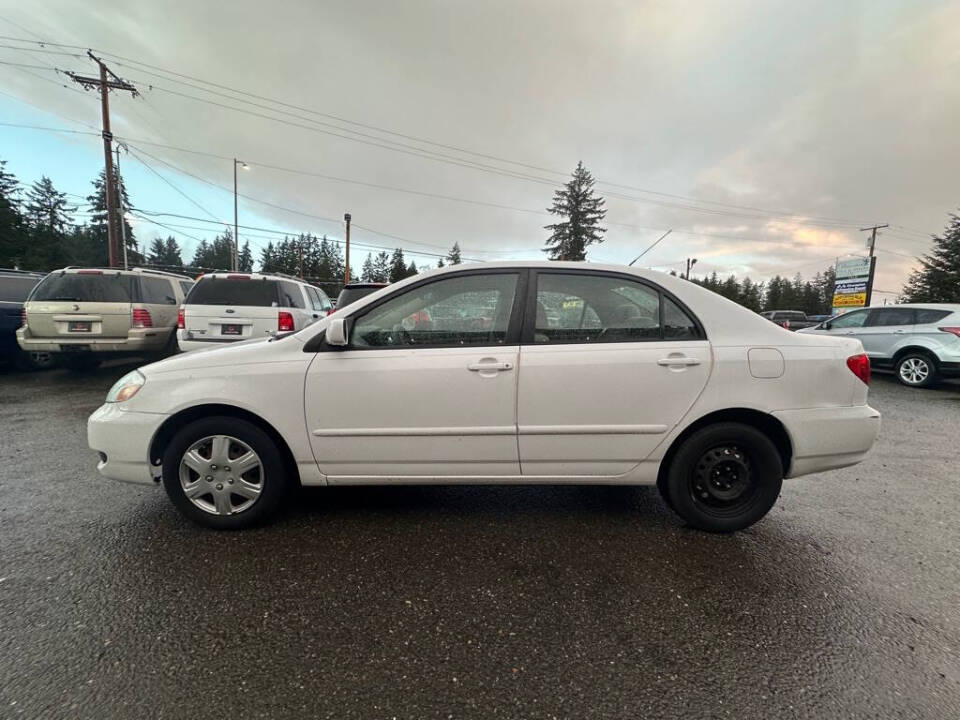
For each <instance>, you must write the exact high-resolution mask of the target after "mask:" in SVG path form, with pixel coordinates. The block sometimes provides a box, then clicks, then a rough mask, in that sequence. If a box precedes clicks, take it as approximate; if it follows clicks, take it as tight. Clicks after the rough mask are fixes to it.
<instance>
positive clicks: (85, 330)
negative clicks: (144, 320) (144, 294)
mask: <svg viewBox="0 0 960 720" xmlns="http://www.w3.org/2000/svg"><path fill="white" fill-rule="evenodd" d="M137 291H138V287H137V284H136V278H135V277H133V276H132V275H122V274H120V273H111V272H109V271H106V272H99V271H98V272H97V273H53V274H51V275H48V276H47V277H46V278H45V279H44V280H43V281H42V282H41V283H40V284H39V285H38V286H37V287H36V289H35V290H34V292H33V294H32V295H31V296H30V299H29V300H28V302H27V303H26V305H25V309H26V311H27V325H28V326H29V328H30V335H31V336H33V337H41V338H72V339H82V338H125V337H127V335H128V333H129V332H130V325H131V322H132V320H131V315H132V307H133V303H134V301H135V300H136V298H137Z"/></svg>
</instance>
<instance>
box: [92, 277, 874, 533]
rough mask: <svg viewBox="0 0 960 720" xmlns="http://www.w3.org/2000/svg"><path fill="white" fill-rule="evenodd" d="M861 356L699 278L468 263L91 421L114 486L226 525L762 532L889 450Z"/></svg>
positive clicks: (158, 370)
mask: <svg viewBox="0 0 960 720" xmlns="http://www.w3.org/2000/svg"><path fill="white" fill-rule="evenodd" d="M869 379H870V363H869V360H868V359H867V357H866V355H864V354H863V348H862V347H861V345H860V342H859V341H857V340H850V339H844V338H833V337H824V336H820V335H800V334H797V333H792V332H789V331H787V330H784V329H782V328H780V327H778V326H777V325H775V324H773V323H771V322H769V321H767V320H765V319H764V318H762V317H760V316H759V315H756V314H754V313H753V312H751V311H749V310H747V309H745V308H743V307H740V306H739V305H736V304H735V303H733V302H730V301H728V300H725V299H724V298H722V297H720V296H719V295H716V294H714V293H712V292H709V291H707V290H704V289H703V288H701V287H699V286H697V285H695V284H693V283H689V282H686V281H684V280H682V279H679V278H676V277H671V276H669V275H663V274H660V273H655V272H650V271H643V270H637V269H633V268H627V267H615V266H603V265H593V264H589V265H588V264H584V263H546V262H526V263H491V264H484V265H474V266H464V265H456V266H452V267H448V268H444V269H442V270H435V271H431V272H426V273H423V274H420V275H417V276H415V277H412V278H409V279H407V280H405V281H403V282H399V283H396V284H394V285H391V286H389V287H386V288H384V289H382V290H380V291H378V292H376V293H374V294H372V295H369V296H367V297H365V298H363V299H362V300H360V301H358V302H356V303H354V304H352V305H350V306H349V307H346V308H344V309H343V310H340V311H338V312H336V313H335V314H333V315H331V316H329V317H327V318H325V319H323V320H321V321H320V322H318V323H316V324H314V325H311V326H309V327H307V328H305V329H303V330H301V331H299V332H296V333H290V334H287V335H278V336H276V337H274V338H271V339H269V340H253V341H249V342H243V343H239V344H234V345H230V346H228V347H223V348H218V349H214V350H209V351H201V352H196V353H190V354H187V355H181V356H177V357H173V358H169V359H167V360H163V361H161V362H158V363H153V364H151V365H146V366H145V367H142V368H140V369H139V370H135V371H133V372H131V373H129V374H128V375H126V376H124V377H123V378H121V379H120V380H119V381H117V383H116V384H115V385H114V386H113V388H112V389H111V390H110V393H109V394H108V396H107V401H106V403H105V404H104V405H103V406H102V407H100V408H99V409H98V410H97V411H96V412H94V413H93V415H91V416H90V420H89V424H88V436H89V443H90V447H91V448H93V449H94V450H96V451H98V452H99V454H100V463H99V465H98V466H97V467H98V469H99V470H100V472H101V473H102V474H103V475H105V476H106V477H109V478H115V479H117V480H127V481H133V482H142V483H147V484H154V483H156V482H161V481H162V483H163V486H164V488H165V489H166V491H167V493H168V495H169V496H170V499H171V500H172V501H173V502H174V504H175V505H176V506H177V507H178V508H180V510H182V511H183V512H184V513H185V514H186V515H187V516H188V517H190V518H191V519H193V520H195V521H196V522H198V523H200V524H202V525H206V526H208V527H212V528H223V529H226V528H240V527H246V526H249V525H251V524H253V523H256V522H258V521H262V520H263V519H264V518H266V517H267V516H268V515H270V514H271V513H272V512H273V511H275V510H276V509H277V507H278V506H279V505H280V503H281V501H282V500H283V497H284V495H285V494H286V492H287V491H288V490H289V489H290V488H291V487H292V486H295V485H296V484H298V483H299V484H301V485H305V486H307V485H357V484H388V483H409V484H419V483H610V484H638V485H642V484H650V485H653V484H655V485H657V487H658V488H659V489H660V492H661V493H662V495H663V498H664V500H665V501H666V502H667V503H668V504H669V505H670V507H672V508H673V509H674V510H675V511H676V512H677V513H678V514H679V515H680V516H681V517H682V518H683V519H684V520H686V521H687V522H688V523H689V524H690V525H692V526H694V527H697V528H701V529H704V530H711V531H731V530H737V529H740V528H744V527H747V526H749V525H751V524H752V523H754V522H756V521H757V520H759V519H760V518H762V517H763V516H764V515H765V514H766V513H767V512H768V511H769V510H770V508H771V507H772V506H773V504H774V502H775V501H776V499H777V496H778V495H779V492H780V487H781V483H782V480H783V478H785V477H788V478H789V477H796V476H799V475H806V474H808V473H815V472H820V471H823V470H829V469H831V468H839V467H844V466H846V465H852V464H853V463H856V462H859V461H860V460H861V459H863V457H864V455H865V454H866V453H867V451H868V450H869V449H870V447H871V446H872V445H873V443H874V441H875V440H876V437H877V433H878V432H879V429H880V414H879V413H878V412H877V411H876V410H874V409H873V408H871V407H870V406H869V405H867V384H868V382H869Z"/></svg>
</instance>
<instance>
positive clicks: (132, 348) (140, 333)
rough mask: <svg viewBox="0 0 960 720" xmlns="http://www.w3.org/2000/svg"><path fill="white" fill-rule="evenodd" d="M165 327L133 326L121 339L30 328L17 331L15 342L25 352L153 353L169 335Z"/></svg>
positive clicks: (165, 342) (160, 347)
mask: <svg viewBox="0 0 960 720" xmlns="http://www.w3.org/2000/svg"><path fill="white" fill-rule="evenodd" d="M170 332H171V331H170V330H169V329H167V328H162V327H161V328H144V329H142V330H141V329H134V330H131V331H130V334H129V335H127V337H124V338H98V337H88V338H87V337H65V338H59V337H33V336H32V335H31V334H30V329H29V328H20V329H19V330H17V344H19V345H20V347H21V348H22V349H23V350H26V351H28V352H49V353H60V352H64V353H69V352H94V353H108V352H125V353H135V352H154V351H159V350H162V349H163V348H164V346H165V345H166V344H167V339H168V338H169V337H170Z"/></svg>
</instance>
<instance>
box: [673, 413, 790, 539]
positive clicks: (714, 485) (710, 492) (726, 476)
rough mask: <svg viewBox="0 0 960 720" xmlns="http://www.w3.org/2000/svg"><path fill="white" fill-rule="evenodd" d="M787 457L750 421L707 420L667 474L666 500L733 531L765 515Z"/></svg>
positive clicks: (689, 517)
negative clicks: (708, 423)
mask: <svg viewBox="0 0 960 720" xmlns="http://www.w3.org/2000/svg"><path fill="white" fill-rule="evenodd" d="M783 474H784V469H783V462H782V460H781V458H780V453H779V452H778V451H777V448H776V446H775V445H774V444H773V442H772V441H771V440H770V438H768V437H767V436H766V435H765V434H764V433H762V432H761V431H760V430H757V429H756V428H754V427H752V426H750V425H744V424H742V423H735V422H724V423H717V424H716V425H708V426H707V427H704V428H701V429H700V430H697V431H696V432H694V433H693V434H692V435H690V437H688V438H687V439H686V440H684V441H683V444H682V445H681V446H680V447H679V449H678V450H677V452H676V454H675V455H674V456H673V460H672V461H671V463H670V467H669V468H668V471H667V474H666V483H665V489H666V493H667V497H668V504H669V505H670V506H671V507H672V508H673V510H674V511H675V512H676V513H677V514H678V515H679V516H680V517H682V518H683V519H684V520H685V521H686V522H687V523H688V524H689V525H691V526H692V527H695V528H697V529H699V530H706V531H708V532H718V533H725V532H734V531H736V530H743V529H744V528H747V527H750V526H751V525H753V524H754V523H755V522H757V521H758V520H760V519H761V518H762V517H763V516H765V515H766V514H767V513H768V512H769V511H770V508H772V507H773V505H774V503H775V502H776V501H777V498H778V497H779V495H780V488H781V486H782V484H783Z"/></svg>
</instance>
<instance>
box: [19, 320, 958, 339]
mask: <svg viewBox="0 0 960 720" xmlns="http://www.w3.org/2000/svg"><path fill="white" fill-rule="evenodd" d="M23 324H24V325H26V324H27V323H26V321H24V323H23ZM937 330H939V331H940V332H948V333H950V334H952V335H956V336H957V337H960V327H941V328H937Z"/></svg>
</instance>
